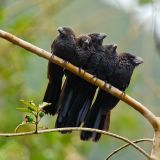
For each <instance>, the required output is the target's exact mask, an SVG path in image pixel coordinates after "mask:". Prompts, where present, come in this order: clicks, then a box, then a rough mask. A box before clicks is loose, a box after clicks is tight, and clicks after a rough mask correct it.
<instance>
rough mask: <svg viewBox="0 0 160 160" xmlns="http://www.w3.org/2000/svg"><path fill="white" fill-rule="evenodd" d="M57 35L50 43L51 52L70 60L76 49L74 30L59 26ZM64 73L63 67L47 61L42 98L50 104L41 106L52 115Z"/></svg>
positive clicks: (55, 110) (55, 107) (54, 111)
mask: <svg viewBox="0 0 160 160" xmlns="http://www.w3.org/2000/svg"><path fill="white" fill-rule="evenodd" d="M58 32H59V35H58V36H57V38H56V39H55V40H54V41H53V43H52V45H51V53H52V54H53V55H56V56H58V57H60V58H63V59H64V60H66V61H70V60H71V58H72V57H73V56H74V55H75V51H76V37H75V33H74V31H73V30H72V29H71V28H70V27H59V28H58ZM63 75H64V72H63V68H61V67H59V66H58V65H56V64H54V63H52V62H50V61H49V62H48V79H49V83H48V86H47V89H46V92H45V95H44V98H43V101H44V102H48V103H51V105H49V106H46V107H44V108H43V110H44V111H45V113H47V114H51V115H54V114H55V113H56V112H57V110H58V108H57V105H56V104H57V101H58V98H59V95H60V92H61V84H62V77H63Z"/></svg>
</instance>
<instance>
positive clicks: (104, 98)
mask: <svg viewBox="0 0 160 160" xmlns="http://www.w3.org/2000/svg"><path fill="white" fill-rule="evenodd" d="M107 55H108V54H107ZM112 56H113V58H112V59H110V62H109V65H110V67H111V66H112V65H113V66H112V67H113V69H114V70H112V68H110V67H109V70H108V72H109V73H110V74H109V75H108V73H107V77H105V76H104V77H103V78H104V80H105V78H106V80H107V82H109V83H110V84H111V85H113V86H115V87H117V88H118V89H120V90H122V91H125V89H126V88H127V87H128V85H129V83H130V79H131V76H132V73H133V71H134V68H135V67H136V66H138V65H139V64H141V63H142V62H143V61H142V59H141V58H140V57H136V56H134V55H132V54H129V53H122V54H120V55H117V53H116V52H113V55H112ZM111 63H113V64H112V65H111ZM104 68H105V67H104ZM106 71H107V70H106ZM105 73H106V72H105ZM100 75H101V74H100ZM100 75H99V76H100ZM118 102H119V99H118V98H117V97H115V96H113V95H111V94H110V93H107V92H105V91H103V90H100V91H99V93H98V95H97V98H96V100H95V102H94V104H93V105H92V107H91V109H90V111H89V113H88V115H87V117H86V119H85V122H84V125H83V127H89V128H97V129H101V130H108V128H109V123H110V111H111V109H113V108H114V107H115V106H116V104H117V103H118ZM80 137H81V139H82V140H89V139H92V140H93V141H98V140H99V139H100V137H101V134H99V133H95V132H85V131H82V132H81V135H80Z"/></svg>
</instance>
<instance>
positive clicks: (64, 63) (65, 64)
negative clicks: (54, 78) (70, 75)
mask: <svg viewBox="0 0 160 160" xmlns="http://www.w3.org/2000/svg"><path fill="white" fill-rule="evenodd" d="M68 63H69V62H68V61H66V60H64V59H63V67H64V68H63V69H64V70H65V68H66V66H67V64H68Z"/></svg>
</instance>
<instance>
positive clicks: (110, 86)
mask: <svg viewBox="0 0 160 160" xmlns="http://www.w3.org/2000/svg"><path fill="white" fill-rule="evenodd" d="M107 85H108V86H107ZM103 87H104V88H109V89H111V88H112V85H111V84H110V83H107V81H105V82H104V85H103Z"/></svg>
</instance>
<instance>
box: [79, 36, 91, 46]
mask: <svg viewBox="0 0 160 160" xmlns="http://www.w3.org/2000/svg"><path fill="white" fill-rule="evenodd" d="M91 42H92V39H91V37H89V36H88V35H80V36H79V37H78V38H77V45H78V46H80V47H82V48H84V49H87V48H89V47H90V45H91Z"/></svg>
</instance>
